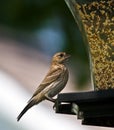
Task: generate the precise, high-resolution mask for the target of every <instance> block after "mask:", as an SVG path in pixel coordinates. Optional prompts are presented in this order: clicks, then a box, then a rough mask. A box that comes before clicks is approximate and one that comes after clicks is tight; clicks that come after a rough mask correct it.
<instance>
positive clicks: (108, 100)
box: [55, 89, 114, 127]
mask: <svg viewBox="0 0 114 130" xmlns="http://www.w3.org/2000/svg"><path fill="white" fill-rule="evenodd" d="M55 107H56V113H61V114H71V115H77V119H81V120H82V124H83V125H93V126H103V127H114V90H113V89H110V90H100V91H90V92H78V93H62V94H59V95H58V97H57V102H56V104H55Z"/></svg>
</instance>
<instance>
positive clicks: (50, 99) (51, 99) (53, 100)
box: [45, 95, 56, 103]
mask: <svg viewBox="0 0 114 130" xmlns="http://www.w3.org/2000/svg"><path fill="white" fill-rule="evenodd" d="M45 98H46V99H47V100H49V101H51V102H53V103H55V101H56V99H54V98H51V97H49V96H48V95H45Z"/></svg>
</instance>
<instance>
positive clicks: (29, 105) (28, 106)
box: [17, 100, 36, 121]
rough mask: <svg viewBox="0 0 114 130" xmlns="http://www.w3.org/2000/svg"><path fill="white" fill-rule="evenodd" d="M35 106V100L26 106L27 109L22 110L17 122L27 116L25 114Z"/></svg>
mask: <svg viewBox="0 0 114 130" xmlns="http://www.w3.org/2000/svg"><path fill="white" fill-rule="evenodd" d="M35 104H36V103H35V101H34V100H31V101H29V103H28V104H27V105H26V106H25V108H24V109H23V110H22V112H21V113H20V114H19V116H18V117H17V121H19V120H20V119H21V117H22V116H23V115H24V114H25V112H26V111H28V109H30V108H31V107H32V106H33V105H35Z"/></svg>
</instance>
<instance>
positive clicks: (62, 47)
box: [0, 0, 90, 89]
mask: <svg viewBox="0 0 114 130" xmlns="http://www.w3.org/2000/svg"><path fill="white" fill-rule="evenodd" d="M0 37H2V38H3V37H4V38H6V37H7V38H12V39H15V40H18V41H21V43H22V44H25V45H26V46H30V47H32V48H34V49H36V50H38V51H41V52H43V53H44V54H46V55H50V56H52V55H53V53H55V52H58V51H66V52H67V53H70V54H71V55H72V58H71V60H70V65H71V69H72V73H73V75H74V77H75V79H74V82H75V81H76V83H77V84H78V85H77V86H78V87H79V88H80V89H82V88H84V86H85V84H87V83H88V81H89V79H90V72H89V64H88V54H87V51H86V45H85V44H84V42H83V39H82V34H81V33H80V31H79V28H78V27H77V24H76V23H75V20H74V19H73V16H72V14H71V12H70V11H69V9H68V7H67V5H66V3H65V2H64V0H32V1H31V0H10V1H9V0H4V1H1V4H0Z"/></svg>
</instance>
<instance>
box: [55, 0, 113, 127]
mask: <svg viewBox="0 0 114 130" xmlns="http://www.w3.org/2000/svg"><path fill="white" fill-rule="evenodd" d="M65 2H66V3H67V5H68V7H69V9H70V11H71V12H72V15H73V16H74V19H75V21H76V23H77V25H78V27H79V29H80V31H81V33H82V36H83V39H84V42H85V46H86V47H87V50H88V54H89V61H90V72H91V86H92V88H93V91H91V92H81V93H67V94H59V95H58V98H57V103H56V112H57V113H66V114H76V115H77V117H78V119H82V124H85V125H97V126H109V127H114V0H65Z"/></svg>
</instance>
